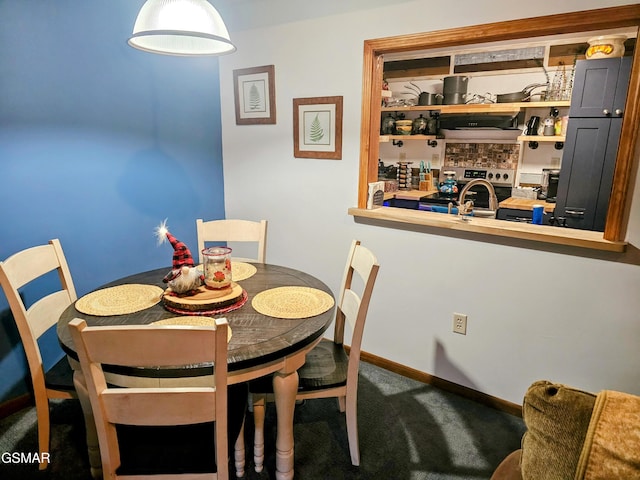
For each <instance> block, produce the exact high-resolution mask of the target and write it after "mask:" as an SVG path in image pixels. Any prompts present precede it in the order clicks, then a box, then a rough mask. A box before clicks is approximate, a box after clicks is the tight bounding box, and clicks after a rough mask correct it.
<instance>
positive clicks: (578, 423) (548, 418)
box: [521, 380, 596, 480]
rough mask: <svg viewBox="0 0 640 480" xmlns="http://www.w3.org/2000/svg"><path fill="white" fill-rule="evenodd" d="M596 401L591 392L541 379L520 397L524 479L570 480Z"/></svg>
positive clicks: (573, 473) (572, 476)
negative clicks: (522, 422) (521, 399)
mask: <svg viewBox="0 0 640 480" xmlns="http://www.w3.org/2000/svg"><path fill="white" fill-rule="evenodd" d="M595 401H596V396H595V395H594V394H592V393H588V392H583V391H581V390H576V389H574V388H571V387H567V386H566V385H561V384H557V383H551V382H548V381H545V380H542V381H538V382H535V383H533V384H532V385H531V386H530V387H529V389H528V390H527V393H526V394H525V397H524V403H523V406H522V415H523V419H524V423H525V425H526V427H527V432H526V433H525V434H524V436H523V437H522V465H521V468H522V477H523V479H524V480H571V479H573V478H574V475H575V471H576V467H577V465H578V459H579V458H580V452H581V451H582V444H583V443H584V438H585V436H586V433H587V429H588V427H589V421H590V420H591V411H592V410H593V406H594V404H595Z"/></svg>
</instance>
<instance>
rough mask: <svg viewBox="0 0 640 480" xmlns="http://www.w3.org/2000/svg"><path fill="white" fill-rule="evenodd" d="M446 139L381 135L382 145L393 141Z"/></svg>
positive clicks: (427, 136)
mask: <svg viewBox="0 0 640 480" xmlns="http://www.w3.org/2000/svg"><path fill="white" fill-rule="evenodd" d="M443 138H444V137H442V136H438V135H380V143H386V142H390V141H392V140H402V141H404V140H423V141H429V140H440V139H443Z"/></svg>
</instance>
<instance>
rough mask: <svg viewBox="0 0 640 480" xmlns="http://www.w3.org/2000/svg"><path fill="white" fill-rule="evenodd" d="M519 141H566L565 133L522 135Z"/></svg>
mask: <svg viewBox="0 0 640 480" xmlns="http://www.w3.org/2000/svg"><path fill="white" fill-rule="evenodd" d="M517 140H518V141H519V142H564V141H565V140H566V137H565V136H564V135H520V136H519V137H518V138H517Z"/></svg>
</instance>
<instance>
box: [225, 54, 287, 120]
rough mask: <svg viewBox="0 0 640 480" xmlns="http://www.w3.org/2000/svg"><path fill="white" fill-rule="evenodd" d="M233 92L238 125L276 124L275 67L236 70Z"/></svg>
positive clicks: (266, 66) (234, 72)
mask: <svg viewBox="0 0 640 480" xmlns="http://www.w3.org/2000/svg"><path fill="white" fill-rule="evenodd" d="M233 90H234V94H235V106H236V124H237V125H260V124H275V123H276V87H275V66H274V65H265V66H263V67H252V68H242V69H238V70H234V71H233Z"/></svg>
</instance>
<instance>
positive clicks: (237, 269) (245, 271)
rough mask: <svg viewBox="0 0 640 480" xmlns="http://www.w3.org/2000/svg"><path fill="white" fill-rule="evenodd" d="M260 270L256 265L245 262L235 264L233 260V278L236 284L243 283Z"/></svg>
mask: <svg viewBox="0 0 640 480" xmlns="http://www.w3.org/2000/svg"><path fill="white" fill-rule="evenodd" d="M257 271H258V269H257V268H256V267H255V265H251V264H250V263H245V262H234V261H233V260H231V278H233V281H234V282H241V281H242V280H246V279H247V278H249V277H252V276H253V275H255V273H256V272H257Z"/></svg>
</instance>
